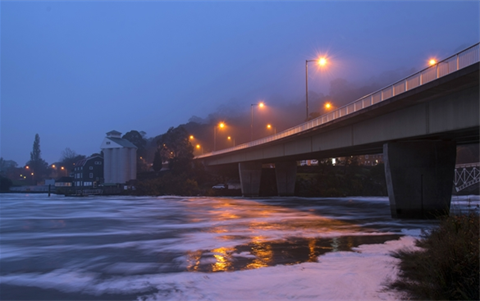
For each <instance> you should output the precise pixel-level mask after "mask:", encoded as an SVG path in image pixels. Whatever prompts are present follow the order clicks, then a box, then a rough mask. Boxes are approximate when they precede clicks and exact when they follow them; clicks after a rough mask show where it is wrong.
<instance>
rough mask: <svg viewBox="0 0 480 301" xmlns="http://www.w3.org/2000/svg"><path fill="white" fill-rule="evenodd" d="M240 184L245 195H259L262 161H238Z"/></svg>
mask: <svg viewBox="0 0 480 301" xmlns="http://www.w3.org/2000/svg"><path fill="white" fill-rule="evenodd" d="M238 172H239V175H240V186H241V188H242V195H243V196H258V195H259V193H260V179H261V175H262V163H260V162H240V163H238Z"/></svg>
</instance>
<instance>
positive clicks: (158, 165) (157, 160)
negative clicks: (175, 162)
mask: <svg viewBox="0 0 480 301" xmlns="http://www.w3.org/2000/svg"><path fill="white" fill-rule="evenodd" d="M152 168H153V170H155V171H157V172H158V171H160V169H162V156H160V150H157V151H156V152H155V157H154V158H153V164H152Z"/></svg>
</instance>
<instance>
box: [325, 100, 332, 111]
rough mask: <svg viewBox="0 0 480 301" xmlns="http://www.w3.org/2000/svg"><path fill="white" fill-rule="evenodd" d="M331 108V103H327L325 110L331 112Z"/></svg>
mask: <svg viewBox="0 0 480 301" xmlns="http://www.w3.org/2000/svg"><path fill="white" fill-rule="evenodd" d="M331 108H332V104H331V103H329V102H327V103H326V104H325V109H327V110H329V109H331Z"/></svg>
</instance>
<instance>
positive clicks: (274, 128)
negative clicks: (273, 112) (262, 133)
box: [267, 124, 277, 135]
mask: <svg viewBox="0 0 480 301" xmlns="http://www.w3.org/2000/svg"><path fill="white" fill-rule="evenodd" d="M267 129H269V130H272V129H273V134H274V135H276V134H277V128H276V127H274V126H272V125H271V124H267Z"/></svg>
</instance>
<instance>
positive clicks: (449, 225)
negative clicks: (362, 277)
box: [388, 210, 480, 300]
mask: <svg viewBox="0 0 480 301" xmlns="http://www.w3.org/2000/svg"><path fill="white" fill-rule="evenodd" d="M479 241H480V240H479V215H478V210H476V212H475V211H473V212H468V213H460V214H455V213H454V214H452V215H450V216H449V217H447V218H443V219H442V220H441V223H440V225H439V226H438V228H434V229H433V230H432V231H431V232H430V233H428V234H424V235H423V236H422V238H421V239H419V240H417V241H416V243H415V245H416V247H418V248H419V249H416V250H411V249H410V250H407V249H402V250H399V251H396V252H393V253H392V255H393V257H395V258H398V259H400V263H399V265H398V267H399V273H398V278H397V280H395V281H394V282H392V283H390V284H389V285H388V287H389V288H390V289H396V290H400V291H403V292H406V293H407V294H408V295H409V299H414V300H479V298H480V296H479V281H480V279H479Z"/></svg>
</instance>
